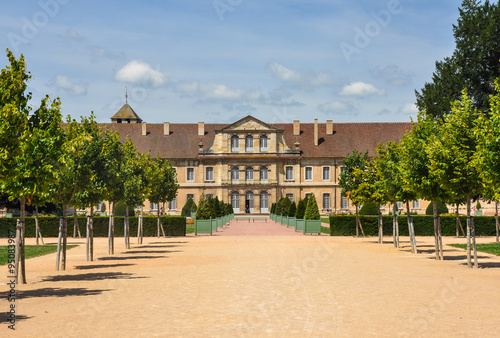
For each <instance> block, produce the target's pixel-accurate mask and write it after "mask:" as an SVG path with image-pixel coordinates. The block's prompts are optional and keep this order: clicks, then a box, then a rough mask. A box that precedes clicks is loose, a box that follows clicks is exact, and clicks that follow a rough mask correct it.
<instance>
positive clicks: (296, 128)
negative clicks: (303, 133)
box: [293, 120, 300, 136]
mask: <svg viewBox="0 0 500 338" xmlns="http://www.w3.org/2000/svg"><path fill="white" fill-rule="evenodd" d="M299 135H300V121H299V120H294V121H293V136H299Z"/></svg>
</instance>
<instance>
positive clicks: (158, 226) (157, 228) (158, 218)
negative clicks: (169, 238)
mask: <svg viewBox="0 0 500 338" xmlns="http://www.w3.org/2000/svg"><path fill="white" fill-rule="evenodd" d="M157 205H158V207H157V209H158V210H156V216H157V219H156V230H157V232H158V238H160V202H159V201H158V204H157Z"/></svg>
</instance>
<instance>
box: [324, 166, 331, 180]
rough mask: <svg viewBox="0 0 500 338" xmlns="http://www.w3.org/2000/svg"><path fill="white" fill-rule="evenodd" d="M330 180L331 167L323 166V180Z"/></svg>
mask: <svg viewBox="0 0 500 338" xmlns="http://www.w3.org/2000/svg"><path fill="white" fill-rule="evenodd" d="M329 180H330V167H323V181H329Z"/></svg>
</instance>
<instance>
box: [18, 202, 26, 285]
mask: <svg viewBox="0 0 500 338" xmlns="http://www.w3.org/2000/svg"><path fill="white" fill-rule="evenodd" d="M25 234H26V197H21V240H20V242H19V245H20V246H19V253H20V257H19V259H20V260H21V271H18V274H19V272H20V273H21V284H26V258H25V250H24V248H25V244H26V243H25Z"/></svg>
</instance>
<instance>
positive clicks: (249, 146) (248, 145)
mask: <svg viewBox="0 0 500 338" xmlns="http://www.w3.org/2000/svg"><path fill="white" fill-rule="evenodd" d="M245 151H246V152H247V153H248V152H253V137H252V136H251V135H248V136H247V137H245Z"/></svg>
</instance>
